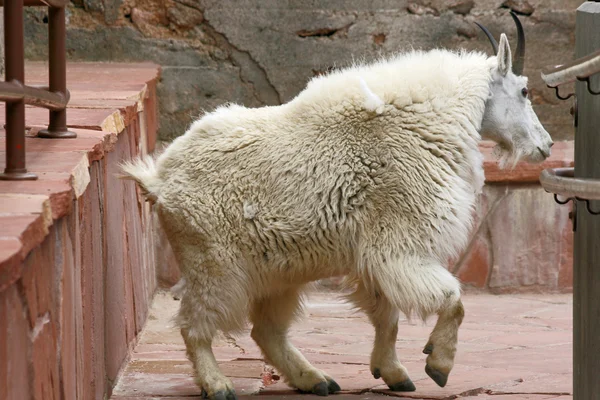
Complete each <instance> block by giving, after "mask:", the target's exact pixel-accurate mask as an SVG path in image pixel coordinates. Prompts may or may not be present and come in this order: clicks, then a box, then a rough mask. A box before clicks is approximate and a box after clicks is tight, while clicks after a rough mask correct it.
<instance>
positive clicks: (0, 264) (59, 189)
mask: <svg viewBox="0 0 600 400" xmlns="http://www.w3.org/2000/svg"><path fill="white" fill-rule="evenodd" d="M159 74H160V69H159V67H158V66H157V65H154V64H149V63H135V64H124V63H71V64H69V65H68V70H67V76H68V87H69V90H70V92H71V102H70V104H69V107H68V111H67V119H68V124H69V127H70V128H71V129H72V130H74V131H75V132H76V133H77V135H78V137H77V138H76V139H63V140H60V139H55V140H52V139H40V138H37V137H35V135H36V134H37V132H38V131H39V130H40V129H43V128H45V126H46V124H47V123H48V111H47V110H44V109H39V108H30V107H27V110H26V117H27V121H26V124H27V127H28V132H27V138H26V149H27V168H28V170H29V171H32V172H34V173H36V174H37V175H38V180H37V181H23V182H11V181H0V226H2V232H1V233H0V292H1V291H3V290H4V289H5V288H6V287H8V286H9V285H10V284H12V283H13V282H14V281H15V280H17V279H18V278H19V276H20V266H21V265H22V262H23V260H24V259H25V257H26V256H27V255H28V254H29V252H30V251H31V250H32V249H33V248H35V247H36V246H38V245H39V244H40V243H42V241H43V240H44V238H45V237H46V236H47V235H48V232H49V227H50V226H51V225H52V224H53V222H54V220H56V219H59V218H61V217H63V216H65V215H67V214H68V213H69V212H70V211H71V206H72V201H73V199H76V198H78V197H79V196H81V194H82V193H83V192H84V191H85V189H86V188H87V185H88V184H89V182H90V176H89V165H90V164H91V163H92V162H93V161H97V160H101V159H103V158H104V156H105V155H106V153H108V152H111V151H112V150H113V147H114V144H115V143H116V141H117V137H118V135H119V134H120V133H121V132H123V131H124V129H125V128H126V127H128V126H129V125H130V123H131V122H132V121H133V120H134V118H135V117H136V116H137V113H138V112H140V111H142V110H144V107H145V103H146V101H150V104H151V105H152V106H153V107H155V106H156V103H155V100H156V99H155V98H150V96H153V97H155V96H156V81H157V79H158V76H159ZM26 80H27V84H47V66H46V65H45V64H43V63H27V65H26ZM149 111H150V113H154V112H155V111H154V110H149ZM151 118H155V116H154V115H153V116H152V117H151ZM4 119H5V107H4V104H3V103H2V104H1V105H0V120H4ZM5 136H6V132H5V131H4V130H0V165H2V168H3V167H4V165H5V157H6V153H5V142H6V138H5ZM153 146H154V141H152V143H148V147H149V150H152V148H153Z"/></svg>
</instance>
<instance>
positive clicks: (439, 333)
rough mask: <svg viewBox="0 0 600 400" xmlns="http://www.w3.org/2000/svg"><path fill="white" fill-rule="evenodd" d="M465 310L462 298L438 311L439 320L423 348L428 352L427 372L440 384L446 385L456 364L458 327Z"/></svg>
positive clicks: (424, 351)
mask: <svg viewBox="0 0 600 400" xmlns="http://www.w3.org/2000/svg"><path fill="white" fill-rule="evenodd" d="M464 315H465V310H464V308H463V304H462V302H461V301H460V298H458V299H455V300H452V301H450V302H449V304H448V305H447V306H445V307H444V308H442V309H441V310H439V311H438V320H437V323H436V324H435V328H433V331H432V332H431V335H430V336H429V341H428V342H427V344H426V345H425V348H424V349H423V353H425V354H428V356H427V360H426V363H427V365H426V366H425V372H426V373H427V375H429V377H430V378H431V379H433V380H434V381H435V383H437V384H438V385H439V386H441V387H444V386H446V382H448V375H449V374H450V371H451V370H452V367H453V366H454V356H455V355H456V343H457V342H458V328H459V327H460V324H461V323H462V320H463V318H464Z"/></svg>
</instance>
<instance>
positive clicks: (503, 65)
mask: <svg viewBox="0 0 600 400" xmlns="http://www.w3.org/2000/svg"><path fill="white" fill-rule="evenodd" d="M496 57H497V58H498V71H499V72H500V73H501V74H502V75H503V76H506V74H508V72H509V71H510V70H512V55H511V53H510V45H509V44H508V39H507V38H506V35H505V34H504V33H503V34H501V35H500V44H499V46H498V54H497V56H496Z"/></svg>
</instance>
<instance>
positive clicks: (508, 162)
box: [493, 143, 525, 169]
mask: <svg viewBox="0 0 600 400" xmlns="http://www.w3.org/2000/svg"><path fill="white" fill-rule="evenodd" d="M493 154H494V156H495V157H496V158H497V159H498V166H499V167H500V169H508V168H510V169H515V167H516V166H517V164H518V163H519V161H521V159H522V158H523V157H524V156H525V152H523V151H522V150H520V149H519V148H518V147H516V146H513V147H512V148H508V146H506V145H504V144H501V143H498V144H496V146H494V150H493Z"/></svg>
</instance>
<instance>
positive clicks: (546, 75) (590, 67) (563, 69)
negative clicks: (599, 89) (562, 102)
mask: <svg viewBox="0 0 600 400" xmlns="http://www.w3.org/2000/svg"><path fill="white" fill-rule="evenodd" d="M598 72H600V50H598V51H596V52H594V53H591V54H588V55H587V56H585V57H581V58H578V59H576V60H573V61H571V62H568V63H566V64H563V65H559V66H557V67H555V68H551V69H549V70H545V71H542V79H543V80H544V83H545V84H546V85H548V86H549V87H552V88H553V87H557V86H559V85H562V84H565V83H570V82H575V81H576V80H585V79H586V78H589V77H590V76H591V75H593V74H596V73H598Z"/></svg>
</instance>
